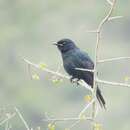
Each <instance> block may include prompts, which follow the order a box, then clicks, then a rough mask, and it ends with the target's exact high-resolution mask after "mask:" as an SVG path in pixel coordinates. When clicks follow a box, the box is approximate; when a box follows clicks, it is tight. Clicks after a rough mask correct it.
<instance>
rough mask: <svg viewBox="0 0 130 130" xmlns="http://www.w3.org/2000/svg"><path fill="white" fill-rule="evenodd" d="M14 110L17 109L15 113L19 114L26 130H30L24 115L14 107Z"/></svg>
mask: <svg viewBox="0 0 130 130" xmlns="http://www.w3.org/2000/svg"><path fill="white" fill-rule="evenodd" d="M14 109H15V111H16V112H17V114H18V116H19V117H20V119H21V121H22V122H23V124H24V126H25V128H26V129H27V130H30V128H29V126H28V124H27V122H26V121H25V119H24V118H23V116H22V114H21V113H20V111H19V109H18V108H17V107H14Z"/></svg>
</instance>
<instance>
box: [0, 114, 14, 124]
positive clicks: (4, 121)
mask: <svg viewBox="0 0 130 130" xmlns="http://www.w3.org/2000/svg"><path fill="white" fill-rule="evenodd" d="M15 115H16V113H13V114H12V115H10V116H8V117H7V118H6V119H5V120H3V121H2V122H0V126H1V125H3V124H4V123H6V122H7V121H9V120H10V119H12V118H13V117H14V116H15Z"/></svg>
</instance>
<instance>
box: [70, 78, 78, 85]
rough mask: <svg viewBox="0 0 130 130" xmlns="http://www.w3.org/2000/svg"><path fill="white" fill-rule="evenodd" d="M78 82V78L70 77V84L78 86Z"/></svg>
mask: <svg viewBox="0 0 130 130" xmlns="http://www.w3.org/2000/svg"><path fill="white" fill-rule="evenodd" d="M79 80H80V79H78V78H74V77H72V78H71V79H70V82H71V83H75V84H76V85H77V86H78V85H79Z"/></svg>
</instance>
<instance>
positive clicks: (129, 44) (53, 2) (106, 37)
mask: <svg viewBox="0 0 130 130" xmlns="http://www.w3.org/2000/svg"><path fill="white" fill-rule="evenodd" d="M108 9H109V5H108V3H107V2H106V0H0V59H1V60H0V61H1V63H0V73H1V74H0V108H1V109H0V114H1V117H0V120H1V121H2V120H3V119H5V114H4V113H10V112H13V111H14V110H13V107H14V106H17V107H18V108H19V110H20V111H21V113H22V114H23V116H24V118H25V120H26V121H27V123H28V124H29V126H30V127H33V128H36V127H38V126H40V127H41V129H42V130H44V129H47V123H46V122H43V121H42V119H43V118H45V114H44V113H48V115H49V116H50V117H54V118H58V117H61V118H62V117H76V116H77V115H78V113H79V112H80V111H81V110H82V109H83V107H84V106H85V104H86V102H85V101H84V96H85V95H87V94H88V92H86V90H85V89H84V88H83V87H76V86H75V85H72V84H71V83H70V82H69V81H68V80H64V81H63V83H60V84H58V85H55V84H54V83H52V81H51V76H52V75H49V74H47V73H44V72H43V73H42V72H40V71H38V70H34V69H33V70H32V71H33V72H32V73H34V74H35V73H38V74H39V75H40V80H38V81H36V80H30V77H29V75H28V72H27V65H26V63H25V62H23V60H22V59H21V58H22V57H25V58H27V59H29V60H31V61H32V62H34V63H39V62H43V63H45V64H47V66H48V67H49V68H50V69H53V70H56V69H57V68H58V66H59V65H60V64H62V60H61V57H60V53H59V52H58V50H57V48H55V47H54V46H52V43H54V42H56V41H57V40H60V39H62V38H70V39H73V40H74V41H75V42H76V43H77V45H78V46H79V47H80V48H82V49H84V51H86V52H88V53H89V55H90V56H91V57H92V59H94V49H95V42H96V35H95V34H93V33H87V30H94V29H96V28H97V26H98V24H99V22H100V21H101V20H102V18H103V17H104V16H105V14H106V12H107V11H108ZM129 12H130V1H129V0H117V6H116V9H115V11H114V13H113V15H122V16H123V18H122V19H118V20H114V21H110V22H108V23H107V24H106V25H105V26H104V30H103V35H102V39H101V44H100V59H104V58H111V57H118V56H130V13H129ZM98 69H99V77H100V78H101V79H105V80H108V81H116V82H125V80H124V79H125V77H126V76H128V77H129V76H130V61H126V60H124V61H118V62H113V63H104V64H101V65H99V68H98ZM61 72H62V73H64V74H65V72H64V70H63V69H62V70H61ZM127 82H128V83H130V82H129V81H127ZM100 88H101V89H102V92H103V94H104V95H105V98H106V102H107V107H108V110H107V111H102V110H100V111H99V115H98V117H97V121H98V122H100V123H102V124H103V129H104V130H112V129H118V130H129V129H130V102H129V98H130V89H128V88H121V87H118V86H117V87H111V86H110V85H100ZM9 123H10V124H11V126H12V128H11V130H24V129H25V128H24V125H23V124H22V122H21V121H20V119H19V118H18V116H15V117H14V118H13V119H11V120H10V122H9ZM71 124H72V122H62V123H58V124H57V128H56V129H57V130H61V129H62V130H63V129H65V128H66V127H69V126H70V125H71ZM4 127H5V125H2V126H0V130H3V129H4ZM89 128H90V123H89V122H87V121H83V122H81V123H80V124H79V125H77V126H76V127H75V128H73V129H76V130H81V129H89Z"/></svg>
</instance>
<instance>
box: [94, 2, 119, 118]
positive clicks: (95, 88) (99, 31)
mask: <svg viewBox="0 0 130 130" xmlns="http://www.w3.org/2000/svg"><path fill="white" fill-rule="evenodd" d="M107 2H108V3H109V4H110V6H111V8H110V10H109V12H108V14H107V15H106V16H105V17H104V19H103V20H102V21H101V22H100V23H99V26H98V28H97V40H96V47H95V60H94V70H95V72H94V86H93V90H94V91H93V98H94V97H95V95H96V90H97V82H96V79H97V73H98V70H97V68H98V57H99V56H98V55H99V44H100V37H101V30H102V28H103V25H104V24H105V23H106V22H107V21H108V20H109V18H110V17H111V15H112V13H113V9H114V7H115V4H116V0H113V3H111V1H110V0H107ZM95 115H96V102H93V105H92V117H93V119H94V118H95Z"/></svg>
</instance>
